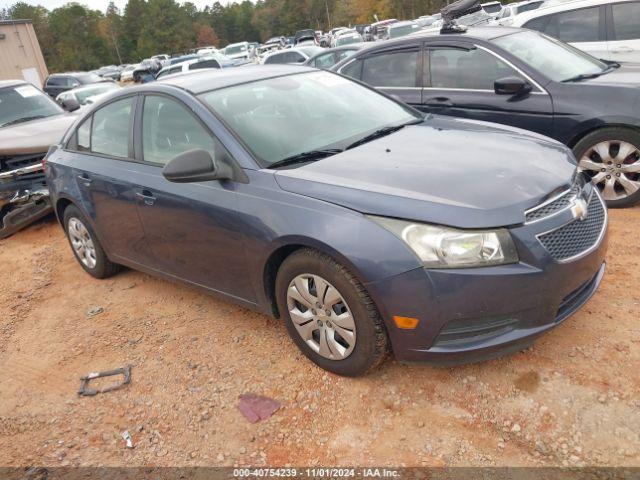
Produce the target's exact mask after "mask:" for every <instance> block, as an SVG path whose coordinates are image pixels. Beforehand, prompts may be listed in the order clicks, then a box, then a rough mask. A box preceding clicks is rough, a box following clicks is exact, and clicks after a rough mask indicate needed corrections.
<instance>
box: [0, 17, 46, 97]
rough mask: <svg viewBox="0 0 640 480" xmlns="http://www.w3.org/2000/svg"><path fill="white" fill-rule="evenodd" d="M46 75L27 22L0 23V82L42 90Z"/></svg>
mask: <svg viewBox="0 0 640 480" xmlns="http://www.w3.org/2000/svg"><path fill="white" fill-rule="evenodd" d="M48 75H49V73H48V72H47V65H46V64H45V63H44V57H43V56H42V51H41V50H40V44H39V43H38V39H37V37H36V32H35V31H34V29H33V25H32V24H31V20H0V80H20V79H24V80H27V81H28V82H31V83H32V84H33V85H35V86H36V87H38V88H42V84H43V83H44V80H45V79H46V78H47V76H48Z"/></svg>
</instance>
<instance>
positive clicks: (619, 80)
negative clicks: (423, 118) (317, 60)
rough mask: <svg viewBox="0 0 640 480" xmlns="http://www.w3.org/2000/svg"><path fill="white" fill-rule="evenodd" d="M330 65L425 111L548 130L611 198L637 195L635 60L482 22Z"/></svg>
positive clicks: (621, 202)
mask: <svg viewBox="0 0 640 480" xmlns="http://www.w3.org/2000/svg"><path fill="white" fill-rule="evenodd" d="M423 53H424V55H425V60H424V61H421V60H420V59H421V58H422V57H421V55H422V54H423ZM420 65H422V70H421V69H420ZM333 69H334V70H336V71H338V72H340V73H342V74H344V75H348V76H351V77H354V78H356V79H359V80H362V81H364V82H366V83H368V84H370V85H373V86H375V87H377V88H379V89H381V90H382V91H384V92H386V93H388V94H393V95H395V96H397V97H399V98H402V99H403V100H404V101H405V102H407V103H408V104H410V105H412V106H414V107H415V108H418V109H419V110H421V111H423V112H431V113H439V114H443V115H452V116H456V117H465V118H471V119H475V120H486V121H490V122H497V123H503V124H507V125H512V126H514V127H520V128H524V129H527V130H532V131H534V132H538V133H541V134H543V135H547V136H549V137H552V138H555V139H556V140H559V141H561V142H562V143H564V144H565V145H568V146H569V147H571V148H572V149H573V152H574V154H575V156H576V158H577V159H578V160H579V162H580V167H581V169H583V170H584V171H585V172H586V173H587V174H588V175H589V176H590V177H591V179H592V180H593V182H594V183H596V184H597V185H598V187H600V189H602V192H603V196H604V198H605V200H607V203H608V204H609V205H610V206H612V207H626V206H630V205H635V204H637V203H638V202H640V178H639V177H640V130H639V129H640V117H639V116H638V108H639V106H640V97H639V96H638V85H639V84H640V66H624V65H623V66H620V65H619V64H615V63H610V64H606V63H603V62H601V61H599V60H597V59H596V58H594V57H592V56H590V55H588V54H586V53H584V52H581V51H579V50H577V49H575V48H573V47H571V46H569V45H567V44H565V43H562V42H560V41H558V40H555V39H553V38H550V37H547V36H545V35H543V34H540V33H538V32H534V31H530V30H523V29H519V28H511V27H482V28H470V29H469V30H468V31H467V33H463V34H445V35H429V34H416V35H411V36H410V37H404V38H401V39H398V40H391V41H389V42H385V43H384V44H381V45H379V46H378V45H375V46H372V47H369V48H366V49H363V50H360V51H359V52H357V53H356V54H354V55H353V56H351V57H350V58H348V59H347V60H344V61H342V62H340V63H339V64H337V65H335V66H334V67H333Z"/></svg>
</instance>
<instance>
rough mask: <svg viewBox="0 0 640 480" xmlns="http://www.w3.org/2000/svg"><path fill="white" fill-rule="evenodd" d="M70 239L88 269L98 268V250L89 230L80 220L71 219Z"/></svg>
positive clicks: (69, 226)
mask: <svg viewBox="0 0 640 480" xmlns="http://www.w3.org/2000/svg"><path fill="white" fill-rule="evenodd" d="M68 231H69V239H70V240H71V246H72V247H73V250H74V251H75V252H76V255H77V256H78V258H79V259H80V261H81V262H82V264H83V265H84V266H85V267H87V268H95V266H96V249H95V246H94V245H93V240H92V239H91V235H90V234H89V230H87V227H85V226H84V223H82V222H81V221H80V220H78V219H77V218H75V217H71V218H70V219H69V223H68Z"/></svg>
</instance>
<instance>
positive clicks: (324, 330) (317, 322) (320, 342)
mask: <svg viewBox="0 0 640 480" xmlns="http://www.w3.org/2000/svg"><path fill="white" fill-rule="evenodd" d="M276 295H277V302H278V309H279V311H280V313H281V314H282V316H283V318H284V320H285V322H286V326H287V330H288V332H289V335H290V336H291V338H292V339H293V341H294V342H295V343H296V345H297V346H298V348H300V350H302V353H304V354H305V355H306V356H307V357H308V358H309V359H310V360H312V361H313V362H314V363H316V364H317V365H318V366H320V367H322V368H324V369H325V370H329V371H331V372H333V373H337V374H338V375H345V376H357V375H361V374H363V373H365V372H367V371H368V370H370V369H372V368H374V367H375V366H377V365H378V364H380V363H382V361H383V360H384V358H385V357H386V354H387V343H388V340H387V333H386V330H385V327H384V323H383V321H382V318H381V317H380V314H379V313H378V309H377V308H376V306H375V304H374V303H373V300H372V299H371V297H369V294H368V293H367V291H366V290H365V288H364V287H363V286H362V284H361V283H360V282H358V280H357V279H356V278H355V277H354V276H353V275H351V274H350V273H349V272H348V271H347V269H346V268H344V267H343V266H342V265H340V264H339V263H337V262H336V261H335V260H333V259H332V258H331V257H329V256H328V255H325V254H323V253H321V252H318V251H316V250H311V249H304V250H299V251H297V252H295V253H293V254H292V255H291V256H289V257H288V258H287V259H286V260H285V261H284V262H283V264H282V266H281V267H280V270H279V271H278V275H277V278H276Z"/></svg>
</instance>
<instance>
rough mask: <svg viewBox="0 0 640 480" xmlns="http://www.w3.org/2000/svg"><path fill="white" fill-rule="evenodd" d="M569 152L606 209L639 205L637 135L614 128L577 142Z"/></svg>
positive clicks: (639, 137) (639, 141)
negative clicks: (601, 198) (599, 193)
mask: <svg viewBox="0 0 640 480" xmlns="http://www.w3.org/2000/svg"><path fill="white" fill-rule="evenodd" d="M573 153H574V155H575V157H576V159H577V160H578V166H579V168H580V170H582V171H583V172H584V173H585V174H587V175H588V176H589V177H590V178H591V181H592V182H593V183H594V184H595V185H596V186H597V187H598V188H599V189H600V191H601V192H602V197H603V198H604V200H605V201H606V202H607V206H609V207H614V208H622V207H631V206H633V205H636V204H638V203H640V132H637V131H635V130H631V129H628V128H617V127H616V128H603V129H601V130H596V131H595V132H592V133H590V134H589V135H587V136H586V137H584V138H583V139H582V140H580V141H579V142H578V143H577V144H576V146H575V147H574V148H573Z"/></svg>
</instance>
